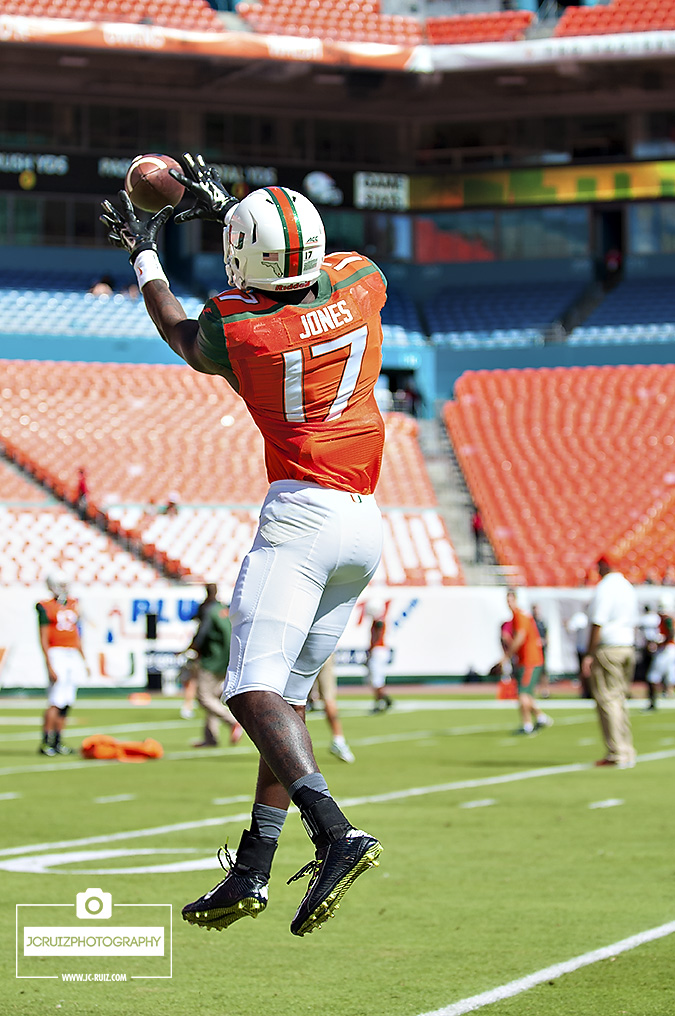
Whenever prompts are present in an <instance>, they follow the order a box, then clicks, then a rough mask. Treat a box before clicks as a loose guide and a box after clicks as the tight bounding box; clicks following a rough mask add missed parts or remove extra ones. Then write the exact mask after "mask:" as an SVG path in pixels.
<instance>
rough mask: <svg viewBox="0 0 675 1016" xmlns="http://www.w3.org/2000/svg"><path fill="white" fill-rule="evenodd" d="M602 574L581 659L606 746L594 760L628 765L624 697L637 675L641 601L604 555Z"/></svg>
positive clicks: (628, 729)
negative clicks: (636, 636)
mask: <svg viewBox="0 0 675 1016" xmlns="http://www.w3.org/2000/svg"><path fill="white" fill-rule="evenodd" d="M598 572H599V573H600V582H599V583H598V585H597V586H596V588H595V591H594V594H593V597H592V599H591V602H590V604H589V607H588V620H589V624H590V635H589V639H588V647H587V650H586V655H585V656H584V658H583V660H582V661H581V673H582V675H583V676H584V677H586V678H588V680H589V682H590V688H591V693H592V695H593V698H594V699H595V704H596V706H597V710H598V718H599V720H600V726H601V728H602V735H603V738H604V740H605V746H606V749H607V750H606V753H605V757H604V758H602V759H600V760H599V761H598V762H596V763H595V764H596V765H597V766H615V767H616V768H619V769H630V768H632V767H633V766H634V765H635V748H634V747H633V735H632V732H631V726H630V719H629V716H628V710H627V709H626V696H627V695H628V693H629V691H630V687H631V684H632V681H633V675H634V673H635V627H636V625H637V622H638V600H637V594H636V592H635V590H634V589H633V587H632V585H631V584H630V582H629V581H628V579H626V578H625V577H624V576H623V575H622V574H621V572H620V571H618V570H617V569H616V567H615V565H614V564H613V562H612V561H611V560H610V559H609V558H608V557H606V556H605V557H601V558H600V560H599V561H598Z"/></svg>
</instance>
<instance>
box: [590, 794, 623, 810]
mask: <svg viewBox="0 0 675 1016" xmlns="http://www.w3.org/2000/svg"><path fill="white" fill-rule="evenodd" d="M624 803H625V802H624V801H622V800H621V798H620V797H608V798H607V799H606V800H605V801H593V802H592V803H591V804H589V806H588V807H589V808H590V809H591V811H593V809H594V808H619V807H621V805H622V804H624Z"/></svg>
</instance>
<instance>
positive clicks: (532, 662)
mask: <svg viewBox="0 0 675 1016" xmlns="http://www.w3.org/2000/svg"><path fill="white" fill-rule="evenodd" d="M521 631H524V632H525V641H524V642H523V644H522V645H521V647H520V649H518V650H517V651H516V656H517V658H518V663H519V664H520V666H521V667H542V666H543V664H544V652H543V649H542V648H541V638H540V637H539V631H538V630H537V625H536V623H535V620H534V618H533V617H530V615H529V614H524V613H523V611H522V610H514V612H513V636H514V638H515V637H516V636H517V635H519V634H520V632H521Z"/></svg>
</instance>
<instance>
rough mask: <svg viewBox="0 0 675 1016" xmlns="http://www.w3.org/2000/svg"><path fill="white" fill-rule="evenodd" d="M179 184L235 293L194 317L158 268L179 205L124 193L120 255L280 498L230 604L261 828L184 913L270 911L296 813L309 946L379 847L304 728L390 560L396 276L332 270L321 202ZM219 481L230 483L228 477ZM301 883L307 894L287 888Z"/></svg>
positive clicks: (194, 167)
mask: <svg viewBox="0 0 675 1016" xmlns="http://www.w3.org/2000/svg"><path fill="white" fill-rule="evenodd" d="M183 165H184V168H185V174H184V175H183V174H181V173H177V174H175V175H176V178H177V179H179V180H180V182H181V183H182V184H183V186H184V187H185V188H186V191H187V192H188V194H189V195H191V196H192V197H193V198H194V204H193V206H192V207H191V208H190V209H188V210H187V211H184V212H181V213H179V214H178V215H177V216H176V221H177V222H185V221H188V220H190V219H195V218H197V219H215V220H216V221H218V222H220V223H222V225H223V230H224V232H223V239H224V252H225V271H226V274H227V279H228V282H229V286H228V288H226V289H225V290H224V292H222V293H220V294H219V295H218V296H216V297H214V298H212V299H210V300H208V301H207V303H206V304H205V306H204V309H203V310H202V312H201V315H200V317H199V320H192V319H189V318H187V316H186V314H185V311H184V309H183V307H182V305H181V304H180V303H179V301H178V300H177V299H176V297H175V296H174V295H173V294H172V292H171V290H170V288H169V283H168V281H167V279H166V276H165V274H164V271H163V269H162V265H161V263H160V260H159V255H158V248H157V235H158V233H159V230H160V229H161V227H162V226H163V225H164V223H165V222H166V221H167V219H168V218H169V216H170V215H171V213H172V208H171V207H166V208H164V209H162V210H161V211H160V212H158V213H157V214H156V215H154V216H153V217H152V218H151V219H149V220H148V221H142V220H141V219H139V218H138V217H137V215H136V213H135V211H134V208H133V206H132V204H131V202H130V200H129V198H128V196H127V195H126V193H125V192H124V191H121V192H120V201H121V205H122V209H121V211H120V210H119V209H117V208H115V207H114V206H113V205H112V204H111V203H110V202H104V204H103V215H102V216H101V219H102V221H103V223H104V225H105V226H106V228H107V230H108V237H109V239H110V241H111V242H112V243H113V244H115V245H117V246H120V247H123V248H125V249H126V250H127V251H128V252H129V255H130V261H131V264H132V266H133V268H134V270H135V273H136V277H137V280H138V284H139V286H140V287H141V291H142V294H143V298H144V300H145V305H146V308H147V310H148V313H149V314H150V317H151V318H152V320H153V321H154V323H155V325H156V327H157V329H158V331H159V333H160V335H161V336H162V338H163V339H164V341H165V342H166V343H167V344H168V345H169V346H170V347H171V349H173V350H174V352H176V353H177V354H178V355H179V356H181V357H182V358H183V359H184V360H185V361H186V363H188V364H189V365H190V366H191V367H192V368H193V369H194V370H197V371H201V372H203V373H207V374H218V375H220V376H222V377H224V378H225V380H226V381H228V382H229V384H230V385H231V386H232V388H233V389H234V390H235V391H236V392H238V393H239V395H240V396H241V398H242V399H243V400H244V402H245V403H246V406H247V408H248V410H249V412H250V414H251V416H252V417H253V420H254V421H255V423H256V424H257V426H258V428H259V430H260V432H261V434H262V436H263V439H264V445H265V464H266V467H267V474H268V478H269V480H270V488H269V492H268V494H267V497H266V498H265V501H264V504H263V506H262V510H261V515H260V522H259V526H258V531H257V534H256V536H255V540H254V543H253V546H252V548H251V550H250V552H249V553H248V555H247V556H246V558H245V560H244V562H243V564H242V567H241V570H240V573H239V577H238V579H237V582H236V586H235V589H234V593H233V596H232V603H231V610H230V616H231V620H232V628H233V631H232V645H231V653H230V665H229V669H228V672H227V678H226V682H225V688H224V691H223V698H224V700H225V701H227V704H228V706H229V707H230V709H231V710H232V712H233V713H234V715H235V717H236V718H237V720H239V722H240V723H241V724H242V726H243V728H244V730H245V731H246V733H247V734H248V735H249V737H250V738H251V740H252V741H253V742H254V744H255V745H256V747H257V749H258V751H259V753H260V762H259V769H258V781H257V787H256V794H255V803H254V806H253V813H252V818H251V828H250V829H248V830H245V831H244V833H243V835H242V838H241V842H240V844H239V849H238V851H237V858H236V862H235V863H232V859H231V858H230V857H229V856H228V861H229V869H228V868H226V871H227V875H226V878H225V879H224V880H223V881H222V882H220V883H219V884H218V885H217V886H216V887H215V888H214V889H212V890H211V891H210V892H207V893H206V894H205V895H204V896H202V897H200V899H198V900H196V901H195V902H194V903H189V904H188V905H187V906H186V907H185V908H184V909H183V916H184V918H185V919H186V920H187V921H189V922H190V923H192V924H198V925H201V926H203V927H211V928H226V927H228V926H229V925H230V924H232V923H233V922H234V921H236V920H238V919H239V918H240V917H244V916H245V915H247V914H249V915H250V916H252V917H256V916H257V915H258V914H259V913H260V912H261V911H262V910H263V909H264V908H265V906H266V905H267V883H268V880H269V875H270V868H271V864H272V858H273V855H274V852H275V850H276V847H277V841H278V839H279V836H280V833H281V830H282V826H283V823H284V819H285V817H286V812H287V809H288V806H289V803H290V801H291V800H292V801H293V802H294V803H295V804H296V805H297V807H298V808H299V810H300V813H301V816H302V821H303V824H304V826H305V829H306V830H307V833H308V834H309V836H310V837H311V839H312V841H313V844H314V848H315V857H314V860H312V861H310V863H309V864H307V865H305V867H304V868H303V869H302V870H301V871H300V872H298V875H297V876H294V878H296V877H297V878H299V877H301V876H302V875H306V874H308V875H310V882H309V886H308V889H307V892H306V893H305V896H304V898H303V899H302V901H301V903H300V906H299V907H298V910H297V912H296V914H295V916H294V918H293V920H292V922H291V932H292V933H293V934H294V935H305V934H307V933H308V932H311V931H313V930H314V929H315V928H316V927H318V926H319V925H321V924H323V922H324V921H325V920H326V919H327V918H328V917H330V916H331V915H332V913H333V912H334V911H335V910H336V908H337V907H338V905H339V902H340V900H341V898H342V896H343V895H344V893H345V892H346V891H347V890H348V889H349V888H350V886H351V885H352V883H353V882H354V880H355V879H356V878H357V877H358V876H359V875H361V874H362V873H363V872H365V871H366V870H367V868H369V867H370V866H372V865H376V864H377V863H378V857H379V854H380V851H381V845H380V843H379V842H378V840H377V839H376V838H375V837H374V836H370V835H369V834H368V833H366V832H363V831H362V830H360V829H356V828H354V827H353V826H352V824H351V823H350V822H349V821H348V819H347V818H346V817H345V815H344V814H343V813H342V811H341V810H340V808H339V807H338V805H337V804H336V802H335V800H334V799H333V797H332V796H331V795H330V792H329V790H328V787H327V785H326V781H325V779H324V777H323V775H322V774H321V772H320V771H319V767H318V765H317V763H316V759H315V757H314V752H313V748H312V742H311V740H310V737H309V734H308V731H307V727H306V725H305V722H304V718H305V704H306V701H307V696H308V694H309V691H310V689H311V687H312V684H313V683H314V679H315V677H316V675H317V673H318V671H319V670H320V668H321V666H322V665H323V663H324V662H325V661H326V660H327V659H328V657H329V656H330V655H331V653H332V652H333V650H334V649H335V645H336V643H337V641H338V639H339V637H340V635H341V634H342V632H343V630H344V628H345V625H346V623H347V620H348V618H349V615H350V612H351V610H352V607H353V605H354V603H355V602H356V598H357V596H358V595H359V593H360V592H361V590H362V589H363V588H364V587H365V586H366V585H367V583H368V582H369V580H370V579H371V577H372V576H373V574H374V572H375V570H376V568H377V566H378V563H379V559H380V553H381V547H382V519H381V515H380V511H379V509H378V507H377V504H376V502H375V499H374V495H373V491H374V489H375V485H376V483H377V479H378V476H379V472H380V464H381V459H382V448H383V443H384V423H383V420H382V417H381V415H380V412H379V409H378V406H377V402H376V401H375V396H374V393H373V389H374V387H375V382H376V381H377V378H378V375H379V371H380V366H381V358H382V354H381V346H382V327H381V323H380V312H381V310H382V307H383V305H384V302H385V298H386V282H385V279H384V276H383V275H382V273H381V272H380V270H379V269H378V268H377V266H376V265H374V264H373V262H372V261H370V260H368V258H366V257H363V256H362V255H361V254H359V253H357V252H355V251H350V252H347V253H339V254H332V255H330V256H329V257H326V256H325V232H324V226H323V222H322V220H321V217H320V215H319V213H318V211H317V210H316V208H315V207H314V205H312V203H311V202H310V201H309V200H308V199H307V198H306V197H304V195H302V194H299V193H297V192H295V191H292V190H288V189H287V188H284V187H264V188H262V189H260V190H256V191H253V192H252V193H251V194H249V195H248V196H247V197H245V198H244V199H243V200H242V201H241V202H238V201H236V200H235V199H234V198H232V197H231V195H230V194H228V193H227V191H226V190H225V189H224V188H223V186H222V184H221V182H220V180H219V177H218V175H217V173H216V171H215V170H214V169H213V168H212V167H209V166H207V165H206V164H205V163H204V161H203V160H202V158H201V156H197V157H193V156H191V155H189V154H185V155H184V156H183ZM222 468H225V469H226V468H227V463H223V465H222ZM291 881H293V880H291Z"/></svg>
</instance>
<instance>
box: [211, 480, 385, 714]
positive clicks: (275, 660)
mask: <svg viewBox="0 0 675 1016" xmlns="http://www.w3.org/2000/svg"><path fill="white" fill-rule="evenodd" d="M381 551H382V516H381V515H380V510H379V508H378V507H377V503H376V502H375V498H374V496H373V495H372V494H368V495H363V494H349V493H347V492H346V491H340V490H329V489H327V488H325V487H319V486H318V485H317V484H311V483H299V482H297V481H292V480H283V481H277V482H275V483H273V484H272V485H271V487H270V489H269V493H268V495H267V497H266V499H265V502H264V504H263V507H262V511H261V515H260V523H259V525H258V531H257V533H256V537H255V540H254V543H253V547H252V548H251V550H250V551H249V553H248V554H247V555H246V557H245V558H244V561H243V562H242V566H241V570H240V572H239V577H238V578H237V582H236V585H235V587H234V593H233V595H232V603H231V605H230V620H231V621H232V643H231V646H230V666H229V668H228V671H227V678H226V681H225V689H224V691H223V699H224V701H227V700H228V699H230V698H232V697H233V696H234V695H240V694H241V693H242V692H248V691H274V692H277V693H278V694H279V695H281V696H283V698H284V699H286V701H287V702H290V703H291V704H292V705H304V704H305V702H306V701H307V696H308V695H309V692H310V689H311V687H312V684H313V683H314V679H315V678H316V675H317V673H318V672H319V670H320V668H321V667H322V665H323V664H324V663H325V662H326V660H327V659H328V657H329V656H330V655H331V653H332V652H333V650H334V649H335V646H336V644H337V641H338V639H339V638H340V636H341V635H342V632H343V631H344V629H345V626H346V624H347V621H348V620H349V615H350V613H351V611H352V608H353V606H354V604H355V602H356V598H357V596H358V595H359V593H360V592H361V590H362V589H364V588H365V586H366V585H367V584H368V582H369V581H370V579H371V578H372V576H373V575H374V573H375V570H376V568H377V566H378V564H379V560H380V554H381Z"/></svg>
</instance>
